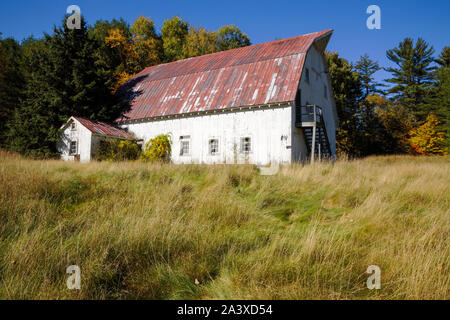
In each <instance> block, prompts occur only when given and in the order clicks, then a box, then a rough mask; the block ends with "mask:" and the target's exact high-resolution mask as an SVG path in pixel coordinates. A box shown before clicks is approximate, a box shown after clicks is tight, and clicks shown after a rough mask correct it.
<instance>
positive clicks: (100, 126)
mask: <svg viewBox="0 0 450 320" xmlns="http://www.w3.org/2000/svg"><path fill="white" fill-rule="evenodd" d="M72 118H73V119H75V120H77V121H78V122H80V123H81V124H82V125H83V126H84V127H85V128H86V129H88V130H89V131H91V132H92V133H94V134H99V135H102V136H108V137H114V138H120V139H130V140H133V139H135V138H134V137H133V135H131V134H130V133H128V132H127V131H125V130H123V129H119V128H116V127H114V126H112V125H110V124H108V123H106V122H101V121H93V120H88V119H84V118H80V117H72Z"/></svg>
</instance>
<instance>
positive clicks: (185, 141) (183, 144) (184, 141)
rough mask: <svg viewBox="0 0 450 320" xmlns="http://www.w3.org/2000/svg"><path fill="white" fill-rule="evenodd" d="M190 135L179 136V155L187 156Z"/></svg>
mask: <svg viewBox="0 0 450 320" xmlns="http://www.w3.org/2000/svg"><path fill="white" fill-rule="evenodd" d="M189 147H190V136H184V137H183V136H181V137H180V156H188V155H189V152H190V150H189V149H190V148H189Z"/></svg>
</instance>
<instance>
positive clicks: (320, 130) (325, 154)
mask: <svg viewBox="0 0 450 320" xmlns="http://www.w3.org/2000/svg"><path fill="white" fill-rule="evenodd" d="M295 114H296V117H295V126H296V127H297V128H301V129H302V131H303V134H304V136H305V139H306V146H307V148H308V153H309V155H310V157H311V163H314V160H315V159H316V158H317V159H318V160H319V161H321V159H322V158H331V156H332V154H331V147H330V142H329V141H328V135H327V129H326V127H325V122H324V120H323V113H322V108H320V107H318V106H316V105H307V106H297V107H296V112H295Z"/></svg>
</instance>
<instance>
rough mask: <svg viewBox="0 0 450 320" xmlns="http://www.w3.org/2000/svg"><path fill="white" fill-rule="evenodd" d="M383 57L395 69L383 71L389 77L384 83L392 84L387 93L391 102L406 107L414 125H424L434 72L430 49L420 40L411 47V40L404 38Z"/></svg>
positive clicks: (432, 52) (431, 50)
mask: <svg viewBox="0 0 450 320" xmlns="http://www.w3.org/2000/svg"><path fill="white" fill-rule="evenodd" d="M386 54H387V57H388V59H389V60H391V61H392V62H393V63H395V64H396V65H397V67H396V68H387V69H386V71H388V72H391V73H392V76H393V77H392V78H390V79H387V80H386V81H387V82H390V83H393V84H394V86H393V87H392V88H391V89H390V90H389V93H390V94H392V95H393V99H394V101H397V102H399V103H401V104H402V105H404V106H405V107H407V108H408V109H409V110H410V111H411V112H412V113H413V115H414V116H415V117H416V120H417V121H419V122H422V121H424V120H425V119H426V117H427V115H428V113H429V110H428V106H427V104H426V103H425V102H426V99H427V97H429V95H430V88H431V86H432V84H433V71H434V69H435V68H434V67H433V66H432V63H433V62H434V59H433V54H434V49H433V47H432V46H431V47H430V46H429V44H428V43H427V42H426V41H424V40H423V39H421V38H419V39H418V40H417V42H416V44H415V45H414V42H413V40H412V39H411V38H406V39H405V40H403V41H402V42H401V43H400V44H399V45H398V47H396V48H394V49H391V50H388V51H387V53H386Z"/></svg>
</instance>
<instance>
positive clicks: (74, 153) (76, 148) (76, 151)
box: [69, 140, 78, 156]
mask: <svg viewBox="0 0 450 320" xmlns="http://www.w3.org/2000/svg"><path fill="white" fill-rule="evenodd" d="M72 144H75V152H72ZM77 154H78V141H77V140H71V141H70V143H69V155H71V156H74V155H77Z"/></svg>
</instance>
